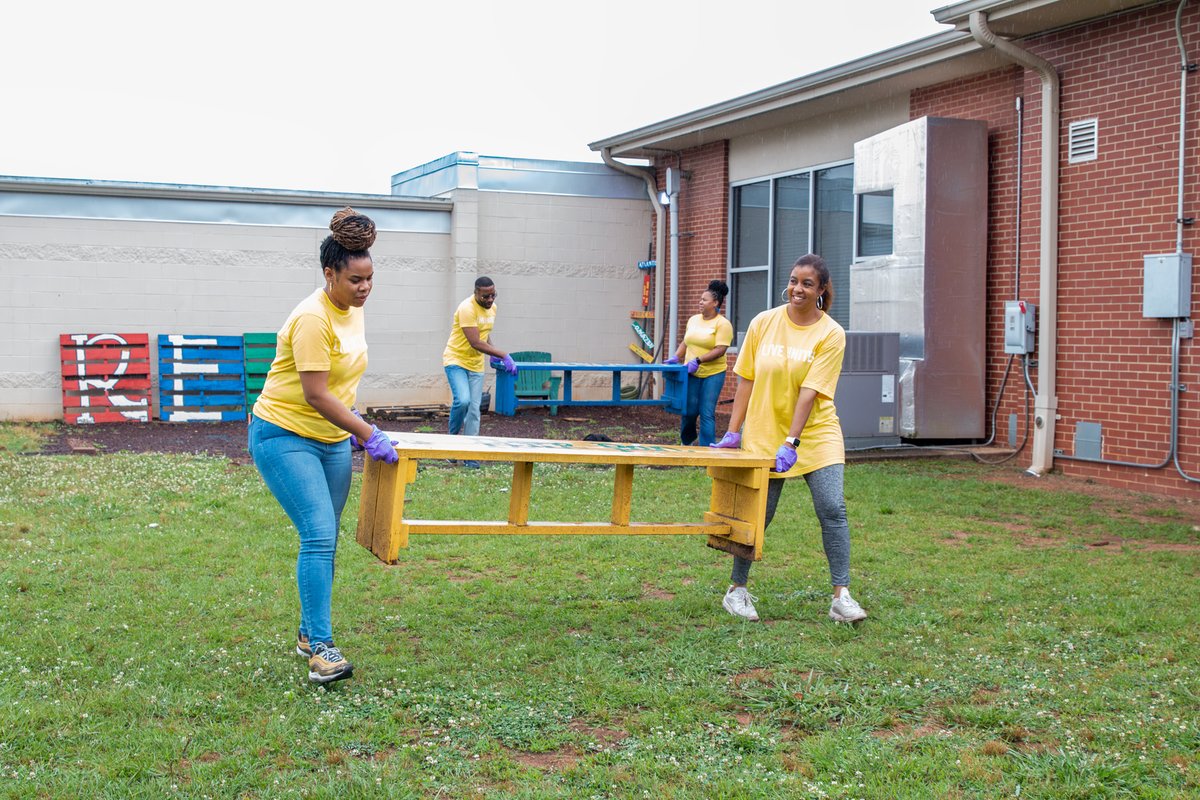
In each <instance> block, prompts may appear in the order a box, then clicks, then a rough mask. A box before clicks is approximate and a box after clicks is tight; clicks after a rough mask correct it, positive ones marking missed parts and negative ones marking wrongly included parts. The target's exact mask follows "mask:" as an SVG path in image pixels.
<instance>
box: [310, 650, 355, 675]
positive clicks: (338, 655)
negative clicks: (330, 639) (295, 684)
mask: <svg viewBox="0 0 1200 800" xmlns="http://www.w3.org/2000/svg"><path fill="white" fill-rule="evenodd" d="M312 651H313V654H312V656H311V657H310V658H309V659H308V679H309V680H310V681H312V682H313V683H331V682H332V681H340V680H342V679H343V678H349V677H350V676H351V675H353V674H354V665H353V664H351V663H350V662H349V661H347V660H346V657H345V656H344V655H342V651H341V650H338V649H337V648H336V647H334V646H333V645H331V644H325V643H324V642H314V643H313V645H312Z"/></svg>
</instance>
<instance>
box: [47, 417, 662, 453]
mask: <svg viewBox="0 0 1200 800" xmlns="http://www.w3.org/2000/svg"><path fill="white" fill-rule="evenodd" d="M414 417H415V418H409V419H403V420H396V419H390V420H389V419H382V418H378V417H376V418H372V417H371V416H369V415H368V416H367V417H366V419H367V420H368V421H370V422H373V423H375V424H377V425H378V426H379V427H380V428H382V429H383V430H385V431H406V432H415V431H421V432H425V433H445V432H446V416H445V414H421V415H414ZM678 429H679V417H678V416H676V415H675V414H668V413H667V412H665V411H663V410H662V409H659V408H657V407H654V406H633V407H612V406H586V407H575V408H564V409H562V410H560V411H559V413H558V415H557V416H551V415H550V413H549V411H547V410H544V409H533V408H528V409H521V410H520V411H518V412H517V414H516V415H515V416H512V417H504V416H500V415H499V414H494V413H491V414H484V415H483V417H482V419H481V421H480V426H479V434H480V435H481V436H501V437H510V438H520V439H582V438H584V437H585V436H587V435H588V434H589V433H601V434H604V435H605V436H608V437H609V438H610V439H612V440H613V441H615V442H660V443H664V444H667V443H676V442H677V441H678V440H677V439H676V438H674V437H673V436H672V437H671V438H664V437H665V436H666V435H667V434H674V432H676V431H678ZM41 452H42V453H44V454H47V455H57V454H70V453H75V454H79V455H90V454H95V453H115V452H133V453H207V454H209V455H222V456H226V457H228V458H230V459H233V460H235V461H239V462H243V463H244V462H246V461H247V460H248V459H249V454H248V453H247V452H246V423H245V422H189V423H180V422H149V423H135V422H130V423H116V424H107V425H59V426H58V428H57V430H56V431H55V433H54V435H52V436H50V437H47V438H46V440H45V442H44V444H43V446H42V449H41Z"/></svg>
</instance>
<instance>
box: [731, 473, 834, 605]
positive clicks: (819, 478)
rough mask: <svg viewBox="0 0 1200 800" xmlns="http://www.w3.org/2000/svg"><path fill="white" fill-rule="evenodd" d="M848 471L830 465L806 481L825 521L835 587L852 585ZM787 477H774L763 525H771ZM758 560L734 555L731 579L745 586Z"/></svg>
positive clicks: (825, 542)
mask: <svg viewBox="0 0 1200 800" xmlns="http://www.w3.org/2000/svg"><path fill="white" fill-rule="evenodd" d="M844 473H845V465H844V464H830V465H829V466H828V467H821V468H820V469H818V470H814V471H813V472H810V473H808V474H807V475H805V476H804V480H805V482H806V483H808V491H809V492H810V493H811V494H812V500H813V508H814V509H815V510H816V512H817V519H818V520H819V521H820V523H821V544H822V545H824V547H825V559H826V560H827V561H828V562H829V580H830V582H831V583H832V584H833V585H834V586H849V585H850V524H849V523H848V522H847V521H846V497H845V494H844V492H843V491H842V481H843V477H844ZM784 483H786V481H785V480H782V479H780V480H772V481H771V482H770V484H769V485H768V486H767V516H766V519H765V520H764V522H763V527H764V529H765V527H766V526H767V525H770V524H771V520H772V518H774V516H775V507H776V506H777V505H779V495H780V494H781V493H782V492H783V484H784ZM753 563H754V562H753V561H751V560H749V559H746V558H740V557H738V556H734V557H733V576H732V578H731V580H732V581H733V583H735V584H737V585H738V586H744V585H745V584H746V579H747V578H749V577H750V565H751V564H753Z"/></svg>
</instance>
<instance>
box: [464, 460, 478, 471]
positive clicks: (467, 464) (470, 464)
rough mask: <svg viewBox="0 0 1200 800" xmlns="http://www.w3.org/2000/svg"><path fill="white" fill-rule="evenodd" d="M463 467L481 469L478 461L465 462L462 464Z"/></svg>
mask: <svg viewBox="0 0 1200 800" xmlns="http://www.w3.org/2000/svg"><path fill="white" fill-rule="evenodd" d="M462 465H463V466H464V467H466V468H467V469H479V462H478V461H464V462H462Z"/></svg>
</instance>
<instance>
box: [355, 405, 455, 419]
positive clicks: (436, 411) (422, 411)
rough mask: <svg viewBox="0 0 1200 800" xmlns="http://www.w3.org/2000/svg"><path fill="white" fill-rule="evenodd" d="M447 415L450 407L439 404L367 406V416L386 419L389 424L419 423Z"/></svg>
mask: <svg viewBox="0 0 1200 800" xmlns="http://www.w3.org/2000/svg"><path fill="white" fill-rule="evenodd" d="M449 415H450V406H448V405H445V404H439V403H434V404H431V405H412V406H367V416H369V417H377V418H379V419H386V420H388V421H389V422H420V421H421V420H428V419H433V418H435V417H447V416H449Z"/></svg>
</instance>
